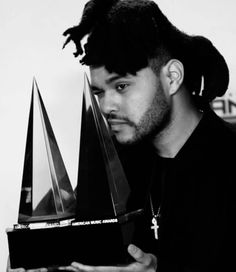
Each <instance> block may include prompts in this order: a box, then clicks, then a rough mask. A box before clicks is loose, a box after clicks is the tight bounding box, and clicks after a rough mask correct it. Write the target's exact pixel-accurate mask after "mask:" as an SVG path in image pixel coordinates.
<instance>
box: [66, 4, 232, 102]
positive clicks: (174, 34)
mask: <svg viewBox="0 0 236 272" xmlns="http://www.w3.org/2000/svg"><path fill="white" fill-rule="evenodd" d="M63 34H64V35H65V36H67V35H68V38H67V40H66V42H65V44H64V46H63V48H64V47H65V46H66V44H68V43H69V42H70V41H73V42H74V43H75V45H76V52H75V53H74V55H75V57H77V56H79V55H83V54H84V56H83V57H82V58H81V60H80V62H81V63H82V64H85V65H88V66H92V67H100V66H104V67H105V68H106V69H107V70H108V71H109V72H115V73H117V74H121V75H123V74H124V75H125V74H127V73H129V74H135V73H136V72H137V71H139V70H140V69H142V68H145V67H147V66H148V65H149V64H150V63H154V64H156V63H159V65H160V66H162V65H163V64H165V63H166V62H167V61H168V60H170V59H172V58H175V59H178V60H179V61H181V62H182V63H183V66H184V71H185V76H184V84H185V85H186V87H187V88H188V89H189V91H190V92H191V93H192V94H195V97H197V98H199V97H201V100H202V101H203V100H204V101H205V102H204V103H209V102H210V101H212V100H213V99H214V98H215V97H217V96H222V95H223V94H224V93H225V92H226V90H227V88H228V83H229V70H228V67H227V64H226V62H225V59H224V57H223V56H222V55H221V54H220V52H219V51H218V50H217V49H216V48H215V46H214V45H213V44H212V43H211V41H210V40H208V39H207V38H205V37H202V36H193V35H192V36H190V35H187V34H186V33H184V32H183V31H180V30H179V29H177V28H176V27H175V26H174V25H173V24H172V23H171V22H170V21H169V20H168V19H167V17H166V16H165V15H164V14H163V13H162V12H161V10H160V9H159V7H158V5H157V4H156V3H155V2H153V1H150V0H90V1H89V2H88V3H87V4H86V5H85V7H84V10H83V15H82V18H81V21H80V23H79V24H78V25H77V26H74V27H71V28H69V29H67V30H66V31H65V32H64V33H63ZM86 35H88V38H87V42H86V43H85V45H84V48H82V45H81V41H82V39H83V38H84V37H85V36H86ZM153 59H154V60H157V61H154V62H150V61H151V60H153ZM157 66H158V65H157ZM155 68H157V67H155ZM202 79H203V82H204V89H203V90H201V86H202ZM202 103H203V102H202Z"/></svg>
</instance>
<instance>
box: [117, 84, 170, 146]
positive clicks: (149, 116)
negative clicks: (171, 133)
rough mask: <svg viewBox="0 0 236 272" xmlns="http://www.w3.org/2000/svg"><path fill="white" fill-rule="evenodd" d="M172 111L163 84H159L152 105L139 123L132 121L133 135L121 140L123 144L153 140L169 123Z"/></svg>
mask: <svg viewBox="0 0 236 272" xmlns="http://www.w3.org/2000/svg"><path fill="white" fill-rule="evenodd" d="M170 112H171V108H170V104H169V103H168V101H167V98H166V97H165V94H164V90H163V88H162V86H161V85H159V86H158V89H157V91H156V94H155V97H154V99H153V101H152V103H151V105H150V107H149V108H148V109H147V110H146V111H145V113H144V114H143V116H142V117H141V119H140V121H139V122H138V123H137V124H135V123H132V126H133V128H134V135H133V137H132V138H130V139H128V140H127V141H125V142H121V144H124V145H134V144H137V143H139V142H141V141H143V140H150V141H152V140H153V138H155V137H156V136H157V135H158V134H159V133H160V132H161V131H163V129H164V128H165V127H166V126H167V125H168V124H169V121H170Z"/></svg>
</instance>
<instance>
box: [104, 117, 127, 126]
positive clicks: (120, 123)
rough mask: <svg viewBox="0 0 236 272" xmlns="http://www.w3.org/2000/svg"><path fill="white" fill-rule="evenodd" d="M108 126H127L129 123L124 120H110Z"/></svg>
mask: <svg viewBox="0 0 236 272" xmlns="http://www.w3.org/2000/svg"><path fill="white" fill-rule="evenodd" d="M107 121H108V124H109V125H110V126H115V125H125V124H127V121H125V120H122V119H108V120H107Z"/></svg>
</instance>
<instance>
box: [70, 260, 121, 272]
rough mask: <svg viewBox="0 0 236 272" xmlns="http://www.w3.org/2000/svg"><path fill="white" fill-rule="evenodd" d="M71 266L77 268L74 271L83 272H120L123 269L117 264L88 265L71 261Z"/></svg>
mask: <svg viewBox="0 0 236 272" xmlns="http://www.w3.org/2000/svg"><path fill="white" fill-rule="evenodd" d="M71 266H73V267H75V268H76V269H78V270H75V271H77V272H78V271H81V272H82V271H83V272H121V271H124V270H123V268H122V267H118V266H90V265H84V264H81V263H77V262H73V263H72V264H71Z"/></svg>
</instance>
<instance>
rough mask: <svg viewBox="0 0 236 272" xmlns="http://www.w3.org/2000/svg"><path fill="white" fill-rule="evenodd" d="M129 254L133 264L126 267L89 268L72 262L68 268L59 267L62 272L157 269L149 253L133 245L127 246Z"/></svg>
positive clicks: (112, 271) (151, 270) (121, 271)
mask: <svg viewBox="0 0 236 272" xmlns="http://www.w3.org/2000/svg"><path fill="white" fill-rule="evenodd" d="M128 252H129V254H130V255H131V256H132V257H133V258H134V260H135V261H134V262H133V263H131V264H129V265H127V266H89V265H84V264H81V263H77V262H73V263H72V264H71V265H70V266H67V267H61V268H59V269H61V270H64V271H74V272H155V271H156V269H157V258H156V257H155V256H154V255H153V254H150V253H145V252H143V251H142V250H141V249H140V248H138V247H136V246H135V245H129V247H128Z"/></svg>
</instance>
